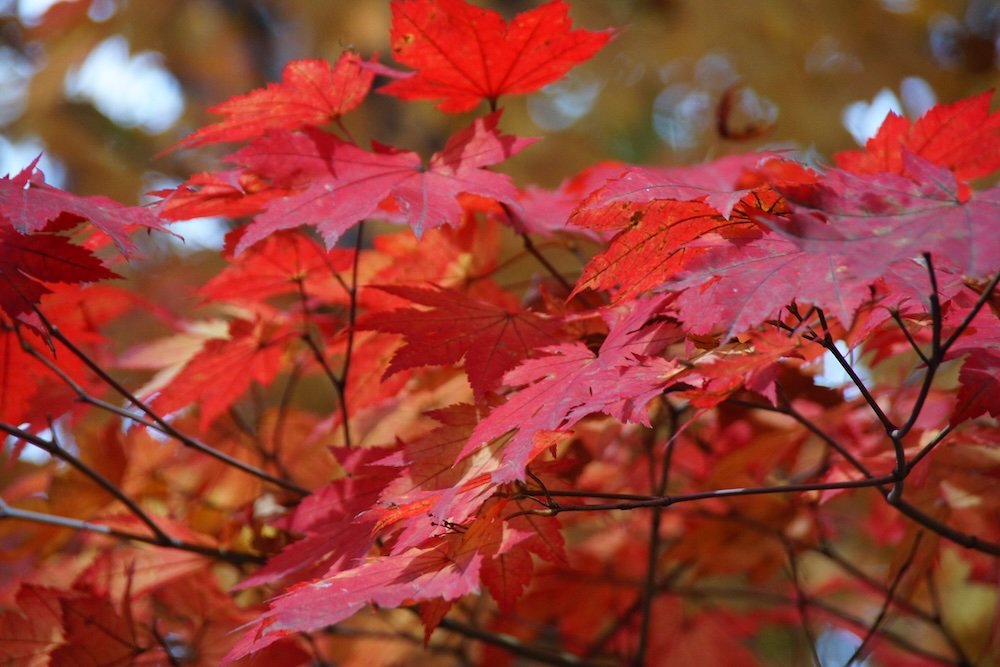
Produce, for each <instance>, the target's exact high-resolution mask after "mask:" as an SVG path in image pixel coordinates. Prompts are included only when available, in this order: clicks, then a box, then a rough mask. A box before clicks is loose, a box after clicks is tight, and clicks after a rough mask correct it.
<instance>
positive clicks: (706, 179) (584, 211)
mask: <svg viewBox="0 0 1000 667" xmlns="http://www.w3.org/2000/svg"><path fill="white" fill-rule="evenodd" d="M776 159H777V158H776V156H775V154H774V153H748V154H745V155H730V156H727V157H723V158H719V159H718V160H714V161H712V162H709V163H707V164H702V165H698V166H695V167H667V168H656V167H630V168H628V169H627V170H625V172H624V173H623V174H621V175H620V176H618V178H614V179H612V180H610V181H608V182H607V183H606V184H605V185H604V186H602V187H600V188H598V189H597V190H594V191H593V192H591V193H590V195H588V196H587V197H586V198H585V199H584V200H583V201H582V202H581V203H580V205H579V206H578V207H577V209H576V210H575V211H574V212H573V215H572V217H571V218H570V222H571V223H572V224H574V225H579V226H581V227H587V228H589V229H595V230H602V231H603V230H608V229H619V228H621V227H624V226H625V225H626V224H628V221H629V218H630V217H631V215H632V212H633V211H634V210H636V207H630V206H627V204H628V203H630V202H631V203H645V202H651V201H656V200H660V199H672V200H678V201H703V202H705V204H707V205H708V206H709V207H711V208H712V209H714V210H715V211H717V212H718V214H719V215H721V216H722V217H723V218H727V219H728V218H729V215H730V213H731V212H732V210H733V207H734V206H735V205H736V204H737V202H739V201H740V200H741V199H743V197H744V196H746V194H747V193H748V192H750V190H751V189H753V187H756V186H757V185H760V182H759V181H758V182H749V183H748V182H745V176H746V174H747V172H751V171H753V170H754V169H756V168H758V167H760V166H761V164H762V163H765V162H766V161H768V160H776ZM778 161H779V162H783V161H782V160H778ZM619 207H620V208H619Z"/></svg>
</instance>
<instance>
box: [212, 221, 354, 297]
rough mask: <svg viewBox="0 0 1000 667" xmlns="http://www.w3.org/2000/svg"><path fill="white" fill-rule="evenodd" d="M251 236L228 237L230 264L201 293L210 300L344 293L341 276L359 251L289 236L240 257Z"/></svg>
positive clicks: (233, 233) (266, 242)
mask: <svg viewBox="0 0 1000 667" xmlns="http://www.w3.org/2000/svg"><path fill="white" fill-rule="evenodd" d="M245 231H246V228H245V227H237V228H236V229H234V230H232V231H231V232H229V234H227V235H226V243H225V254H226V255H227V256H228V257H229V258H230V263H229V264H228V265H227V266H226V267H225V268H224V269H223V270H222V271H220V272H219V273H218V274H217V275H216V276H215V277H214V278H212V279H211V280H210V281H208V283H207V284H205V286H204V287H202V288H201V289H200V290H198V293H199V294H200V295H201V296H202V297H204V298H205V299H210V300H225V299H232V300H237V301H247V302H250V303H253V302H255V301H258V300H261V299H266V298H268V297H272V296H277V295H279V294H290V293H300V292H301V293H302V294H304V295H305V296H306V297H307V298H315V297H317V296H326V297H329V296H330V293H331V292H340V293H342V292H343V290H344V288H343V287H342V286H340V285H339V284H337V283H336V280H335V276H336V275H337V274H338V272H340V271H344V270H346V269H348V268H350V266H351V260H352V259H353V257H354V251H353V250H346V249H344V248H333V249H331V250H326V249H325V248H323V246H321V245H320V244H319V243H317V242H316V241H314V240H312V239H310V238H309V237H307V236H306V235H305V234H302V233H299V232H296V231H288V232H278V233H276V234H272V235H271V236H269V237H267V238H266V239H264V240H263V241H261V242H260V243H256V244H254V245H253V246H251V247H250V248H248V249H247V250H246V251H245V252H244V253H243V254H241V255H235V256H234V250H235V248H236V246H237V244H238V243H239V242H240V239H242V237H243V233H244V232H245Z"/></svg>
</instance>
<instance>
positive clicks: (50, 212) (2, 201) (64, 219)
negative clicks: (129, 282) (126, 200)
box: [0, 155, 163, 255]
mask: <svg viewBox="0 0 1000 667" xmlns="http://www.w3.org/2000/svg"><path fill="white" fill-rule="evenodd" d="M40 158H41V155H39V156H38V157H37V158H35V159H34V161H32V163H31V164H30V165H28V166H27V167H25V168H24V169H23V170H21V172H20V173H19V174H17V175H16V176H14V177H13V178H12V177H10V176H5V177H3V178H0V225H10V226H13V227H14V229H15V230H16V231H18V232H20V233H22V234H27V233H30V232H38V231H42V230H43V229H45V227H46V226H47V225H48V224H49V223H51V222H53V221H56V220H58V221H59V222H58V225H59V227H60V229H63V228H66V225H71V224H72V223H74V222H83V221H89V222H90V223H91V224H93V225H94V226H95V227H97V228H98V229H99V230H101V231H102V232H104V233H105V234H107V235H108V236H109V237H110V238H111V239H112V240H113V241H114V243H115V246H117V248H118V250H119V251H121V252H122V254H125V255H128V254H129V253H130V252H131V251H132V250H133V245H132V243H131V242H130V241H129V239H128V235H129V229H130V227H132V226H140V227H147V228H149V229H157V230H163V226H162V225H161V224H160V221H159V220H158V219H157V218H156V216H154V215H153V214H152V213H151V212H149V211H148V210H146V209H144V208H139V207H130V206H124V205H122V204H119V203H118V202H116V201H112V200H111V199H108V198H107V197H99V196H96V197H81V196H79V195H74V194H70V193H69V192H65V191H63V190H60V189H58V188H54V187H52V186H51V185H48V184H46V183H45V178H44V176H43V175H42V172H41V171H39V170H38V169H37V168H36V165H37V164H38V160H39V159H40Z"/></svg>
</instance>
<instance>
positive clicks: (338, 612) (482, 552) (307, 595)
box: [226, 504, 503, 662]
mask: <svg viewBox="0 0 1000 667" xmlns="http://www.w3.org/2000/svg"><path fill="white" fill-rule="evenodd" d="M500 508H501V505H500V504H498V505H494V506H493V508H492V509H491V510H489V511H487V512H486V513H485V515H484V516H480V517H477V519H476V520H475V521H473V522H472V523H471V525H470V526H469V527H468V529H467V530H463V531H460V532H451V533H448V534H446V535H444V536H442V537H440V538H437V539H436V540H434V541H433V542H432V543H431V544H429V545H426V546H424V547H422V548H413V549H408V550H406V551H405V552H403V553H399V554H394V555H390V556H379V557H376V558H372V559H370V560H368V561H366V562H364V563H361V564H359V565H357V566H356V567H354V568H352V569H350V570H345V571H342V572H337V573H335V574H333V575H331V576H327V577H322V578H320V579H317V580H315V581H311V582H309V583H306V584H302V585H300V586H297V587H295V588H293V589H291V590H290V591H289V592H287V593H285V594H284V595H282V596H280V597H278V598H276V599H274V600H272V601H271V603H270V607H271V609H270V611H269V612H267V614H266V615H265V616H263V617H262V619H261V620H260V621H259V622H258V623H257V624H256V625H255V627H254V628H253V629H252V630H251V631H250V632H248V633H247V634H246V635H244V637H243V638H242V639H241V640H240V641H239V642H237V644H236V646H234V647H233V650H232V651H231V652H230V653H229V654H228V655H227V656H226V661H227V662H229V661H233V660H236V659H238V658H240V657H243V656H245V655H247V654H249V653H251V652H253V651H257V650H259V649H260V648H263V647H264V646H267V645H268V644H270V643H272V642H274V641H276V640H277V639H279V638H281V637H283V636H285V635H286V634H287V633H288V632H291V631H309V630H314V629H317V628H321V627H324V626H327V625H332V624H334V623H337V622H339V621H342V620H344V619H345V618H348V617H350V616H353V615H354V614H355V613H356V612H358V611H359V610H360V609H362V608H363V607H365V606H367V605H369V604H375V605H379V606H384V607H398V606H400V605H401V604H404V603H407V602H413V601H417V600H434V599H443V600H455V599H458V598H459V597H461V596H463V595H466V594H468V593H472V592H473V591H475V590H477V589H478V587H479V583H480V569H481V567H482V564H483V561H484V559H486V558H489V557H492V556H493V555H494V554H496V553H497V551H498V550H499V549H500V547H501V542H502V534H503V520H502V519H501V518H500V516H499V509H500Z"/></svg>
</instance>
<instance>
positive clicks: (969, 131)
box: [834, 92, 1000, 180]
mask: <svg viewBox="0 0 1000 667" xmlns="http://www.w3.org/2000/svg"><path fill="white" fill-rule="evenodd" d="M992 96H993V93H992V92H985V93H981V94H979V95H975V96H973V97H969V98H966V99H964V100H959V101H958V102H955V103H954V104H945V105H937V106H935V107H933V108H931V109H930V110H929V111H928V112H927V113H925V114H924V115H923V116H921V117H920V118H919V119H918V120H917V121H916V122H914V123H912V124H911V123H910V121H909V120H907V119H906V118H904V117H902V116H900V115H898V114H896V113H894V112H889V114H888V115H887V116H886V118H885V120H884V121H883V122H882V126H881V127H880V128H879V131H878V132H877V133H876V134H875V136H874V137H872V138H871V139H869V140H868V142H867V143H866V144H865V148H864V150H851V151H841V152H840V153H837V154H836V155H835V156H834V158H835V159H836V162H837V165H838V166H839V167H840V168H842V169H845V170H847V171H850V172H853V173H856V174H878V173H894V174H901V173H903V172H904V170H905V164H904V159H903V156H904V155H905V154H906V153H913V154H914V155H918V156H920V157H921V158H923V159H924V160H927V161H928V162H930V163H931V164H934V165H937V166H939V167H946V168H947V169H950V170H951V171H953V172H954V174H955V178H958V179H960V180H970V179H974V178H980V177H983V176H989V175H990V174H992V173H993V172H994V171H996V169H997V168H998V167H1000V113H990V98H991V97H992Z"/></svg>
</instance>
